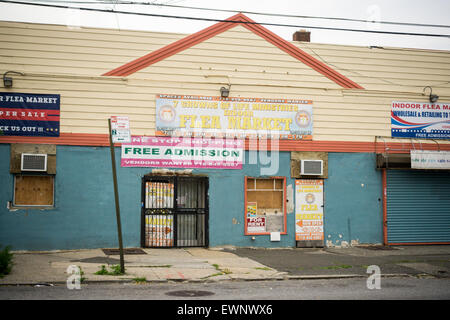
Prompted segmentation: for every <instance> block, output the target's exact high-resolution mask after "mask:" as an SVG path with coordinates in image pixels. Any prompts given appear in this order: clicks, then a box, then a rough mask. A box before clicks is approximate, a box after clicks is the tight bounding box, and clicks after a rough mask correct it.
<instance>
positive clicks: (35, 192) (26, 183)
mask: <svg viewBox="0 0 450 320" xmlns="http://www.w3.org/2000/svg"><path fill="white" fill-rule="evenodd" d="M53 190H54V176H52V175H16V176H15V180H14V201H13V204H14V206H43V207H49V206H53V205H54V192H53Z"/></svg>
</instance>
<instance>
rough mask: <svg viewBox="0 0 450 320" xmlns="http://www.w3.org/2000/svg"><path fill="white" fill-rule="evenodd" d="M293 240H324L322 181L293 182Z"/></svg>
mask: <svg viewBox="0 0 450 320" xmlns="http://www.w3.org/2000/svg"><path fill="white" fill-rule="evenodd" d="M295 239H296V240H297V241H308V240H323V239H324V238H323V180H295Z"/></svg>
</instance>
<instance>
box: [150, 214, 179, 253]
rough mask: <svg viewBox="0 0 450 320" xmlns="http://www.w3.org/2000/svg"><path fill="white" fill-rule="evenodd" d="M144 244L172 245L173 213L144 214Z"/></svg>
mask: <svg viewBox="0 0 450 320" xmlns="http://www.w3.org/2000/svg"><path fill="white" fill-rule="evenodd" d="M145 232H146V237H145V245H146V246H147V247H172V246H173V243H174V242H173V241H174V238H173V215H147V216H145Z"/></svg>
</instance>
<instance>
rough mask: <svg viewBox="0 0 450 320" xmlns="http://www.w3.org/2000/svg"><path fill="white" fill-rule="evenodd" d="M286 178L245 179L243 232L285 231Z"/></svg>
mask: <svg viewBox="0 0 450 320" xmlns="http://www.w3.org/2000/svg"><path fill="white" fill-rule="evenodd" d="M285 190H286V178H284V177H281V178H278V177H276V178H251V177H246V180H245V194H246V203H245V234H269V233H271V232H280V233H286V206H285V203H286V192H285Z"/></svg>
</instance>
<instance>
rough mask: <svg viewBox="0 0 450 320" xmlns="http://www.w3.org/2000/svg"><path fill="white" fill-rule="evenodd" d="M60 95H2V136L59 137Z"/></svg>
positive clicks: (0, 130) (0, 132)
mask: <svg viewBox="0 0 450 320" xmlns="http://www.w3.org/2000/svg"><path fill="white" fill-rule="evenodd" d="M59 108H60V95H59V94H34V93H17V92H0V135H4V136H36V137H59V116H60V114H59V111H60V110H59Z"/></svg>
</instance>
